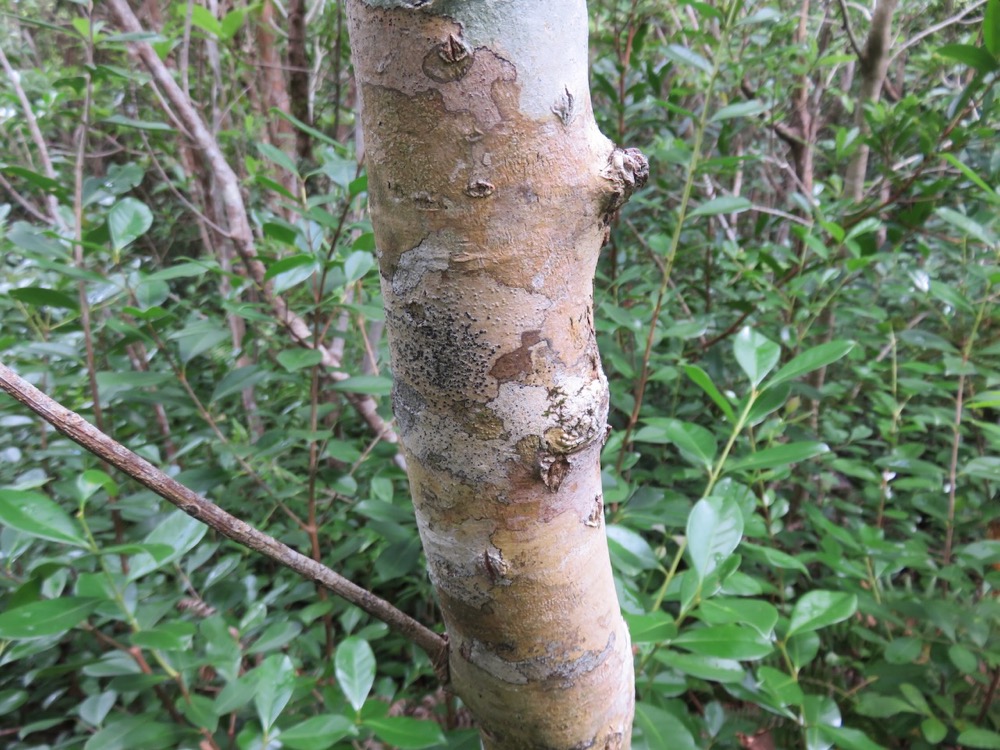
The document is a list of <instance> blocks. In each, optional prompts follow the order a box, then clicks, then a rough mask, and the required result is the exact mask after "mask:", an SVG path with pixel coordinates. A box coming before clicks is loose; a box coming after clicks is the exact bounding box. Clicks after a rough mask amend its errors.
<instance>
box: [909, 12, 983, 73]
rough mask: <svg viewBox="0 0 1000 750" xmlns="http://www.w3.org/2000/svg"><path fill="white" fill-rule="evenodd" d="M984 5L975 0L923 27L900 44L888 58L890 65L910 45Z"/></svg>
mask: <svg viewBox="0 0 1000 750" xmlns="http://www.w3.org/2000/svg"><path fill="white" fill-rule="evenodd" d="M984 5H986V0H977V1H976V2H974V3H973V4H972V5H970V6H968V7H967V8H963V9H962V10H960V11H959V12H958V13H956V14H955V15H953V16H950V17H948V18H946V19H944V20H943V21H941V22H940V23H936V24H934V25H933V26H928V27H927V28H926V29H924V30H923V31H921V32H920V33H919V34H914V35H913V36H911V37H910V38H909V39H908V40H907V41H906V44H902V45H900V47H899V49H897V50H896V52H895V53H894V54H893V55H892V57H890V58H889V64H890V65H891V64H892V61H893V60H895V59H896V58H897V57H899V56H900V55H901V54H903V53H904V52H905V51H906V50H908V49H909V48H910V47H913V46H914V45H916V44H919V43H920V41H921V40H922V39H925V38H927V37H929V36H930V35H931V34H936V33H937V32H939V31H941V30H942V29H946V28H947V27H949V26H951V25H952V24H953V23H958V22H959V21H961V20H962V19H963V18H965V17H966V16H967V15H969V14H970V13H971V12H972V11H974V10H976V9H977V8H981V7H982V6H984Z"/></svg>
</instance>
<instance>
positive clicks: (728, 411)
mask: <svg viewBox="0 0 1000 750" xmlns="http://www.w3.org/2000/svg"><path fill="white" fill-rule="evenodd" d="M684 374H685V375H687V376H688V377H689V378H690V379H691V381H692V382H693V383H694V384H695V385H697V386H698V387H699V388H701V389H702V390H703V391H705V393H706V394H708V397H709V398H710V399H712V401H713V402H714V403H715V405H716V406H718V407H719V409H721V410H722V413H723V414H725V415H726V419H728V420H729V423H730V424H733V423H735V422H736V414H735V413H734V412H733V407H732V404H730V403H729V399H727V398H726V397H725V396H723V395H722V392H721V391H720V390H719V389H718V388H716V387H715V383H713V382H712V379H711V378H710V377H709V375H708V373H707V372H705V371H704V370H702V369H701V368H700V367H698V365H685V366H684Z"/></svg>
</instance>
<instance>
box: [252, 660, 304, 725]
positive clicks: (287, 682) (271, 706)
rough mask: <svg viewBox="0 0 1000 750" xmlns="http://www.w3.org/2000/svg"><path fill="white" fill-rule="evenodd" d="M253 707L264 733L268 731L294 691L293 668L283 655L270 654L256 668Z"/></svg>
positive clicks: (290, 661)
mask: <svg viewBox="0 0 1000 750" xmlns="http://www.w3.org/2000/svg"><path fill="white" fill-rule="evenodd" d="M256 671H257V689H256V691H255V692H254V696H253V705H254V708H256V709H257V718H258V719H260V723H261V726H262V727H263V728H264V731H265V732H268V731H270V729H271V727H272V726H274V722H276V721H277V720H278V717H279V716H280V715H281V712H282V711H284V710H285V706H287V705H288V701H289V700H291V698H292V693H293V692H294V690H295V666H294V665H293V664H292V660H291V659H289V658H288V656H286V655H285V654H271V656H269V657H267V658H266V659H265V660H264V663H263V664H261V665H260V666H259V667H257V670H256Z"/></svg>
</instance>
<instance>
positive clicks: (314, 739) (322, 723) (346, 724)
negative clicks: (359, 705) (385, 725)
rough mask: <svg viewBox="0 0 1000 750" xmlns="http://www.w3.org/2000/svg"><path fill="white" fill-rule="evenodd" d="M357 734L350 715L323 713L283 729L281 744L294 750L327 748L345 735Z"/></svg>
mask: <svg viewBox="0 0 1000 750" xmlns="http://www.w3.org/2000/svg"><path fill="white" fill-rule="evenodd" d="M357 734H358V730H357V727H356V726H355V725H354V722H353V721H352V720H351V719H349V718H348V717H346V716H340V715H337V714H322V715H320V716H313V717H312V718H311V719H306V720H305V721H303V722H301V723H300V724H296V725H294V726H291V727H289V728H288V729H285V730H282V732H281V744H282V745H283V746H284V747H290V748H291V749H292V750H327V748H329V747H332V746H333V745H334V744H336V743H337V742H339V741H340V740H342V739H344V738H345V737H355V736H357Z"/></svg>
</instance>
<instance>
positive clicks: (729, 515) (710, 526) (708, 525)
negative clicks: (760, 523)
mask: <svg viewBox="0 0 1000 750" xmlns="http://www.w3.org/2000/svg"><path fill="white" fill-rule="evenodd" d="M742 537H743V514H742V513H741V512H740V508H739V506H738V505H737V504H736V502H735V501H733V500H732V499H730V498H728V497H726V498H723V497H706V498H702V499H701V500H699V501H698V502H697V503H695V506H694V508H692V509H691V514H690V515H689V516H688V522H687V545H688V546H687V553H688V557H689V559H690V560H691V567H692V568H693V570H694V572H695V574H696V575H697V576H698V578H699V580H703V579H704V578H705V576H707V575H708V574H709V573H711V572H712V571H713V570H715V569H716V567H718V565H719V563H720V562H722V560H724V559H725V558H727V557H728V556H729V555H730V554H732V552H733V551H734V550H735V549H736V547H737V546H738V545H739V543H740V539H741V538H742Z"/></svg>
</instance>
